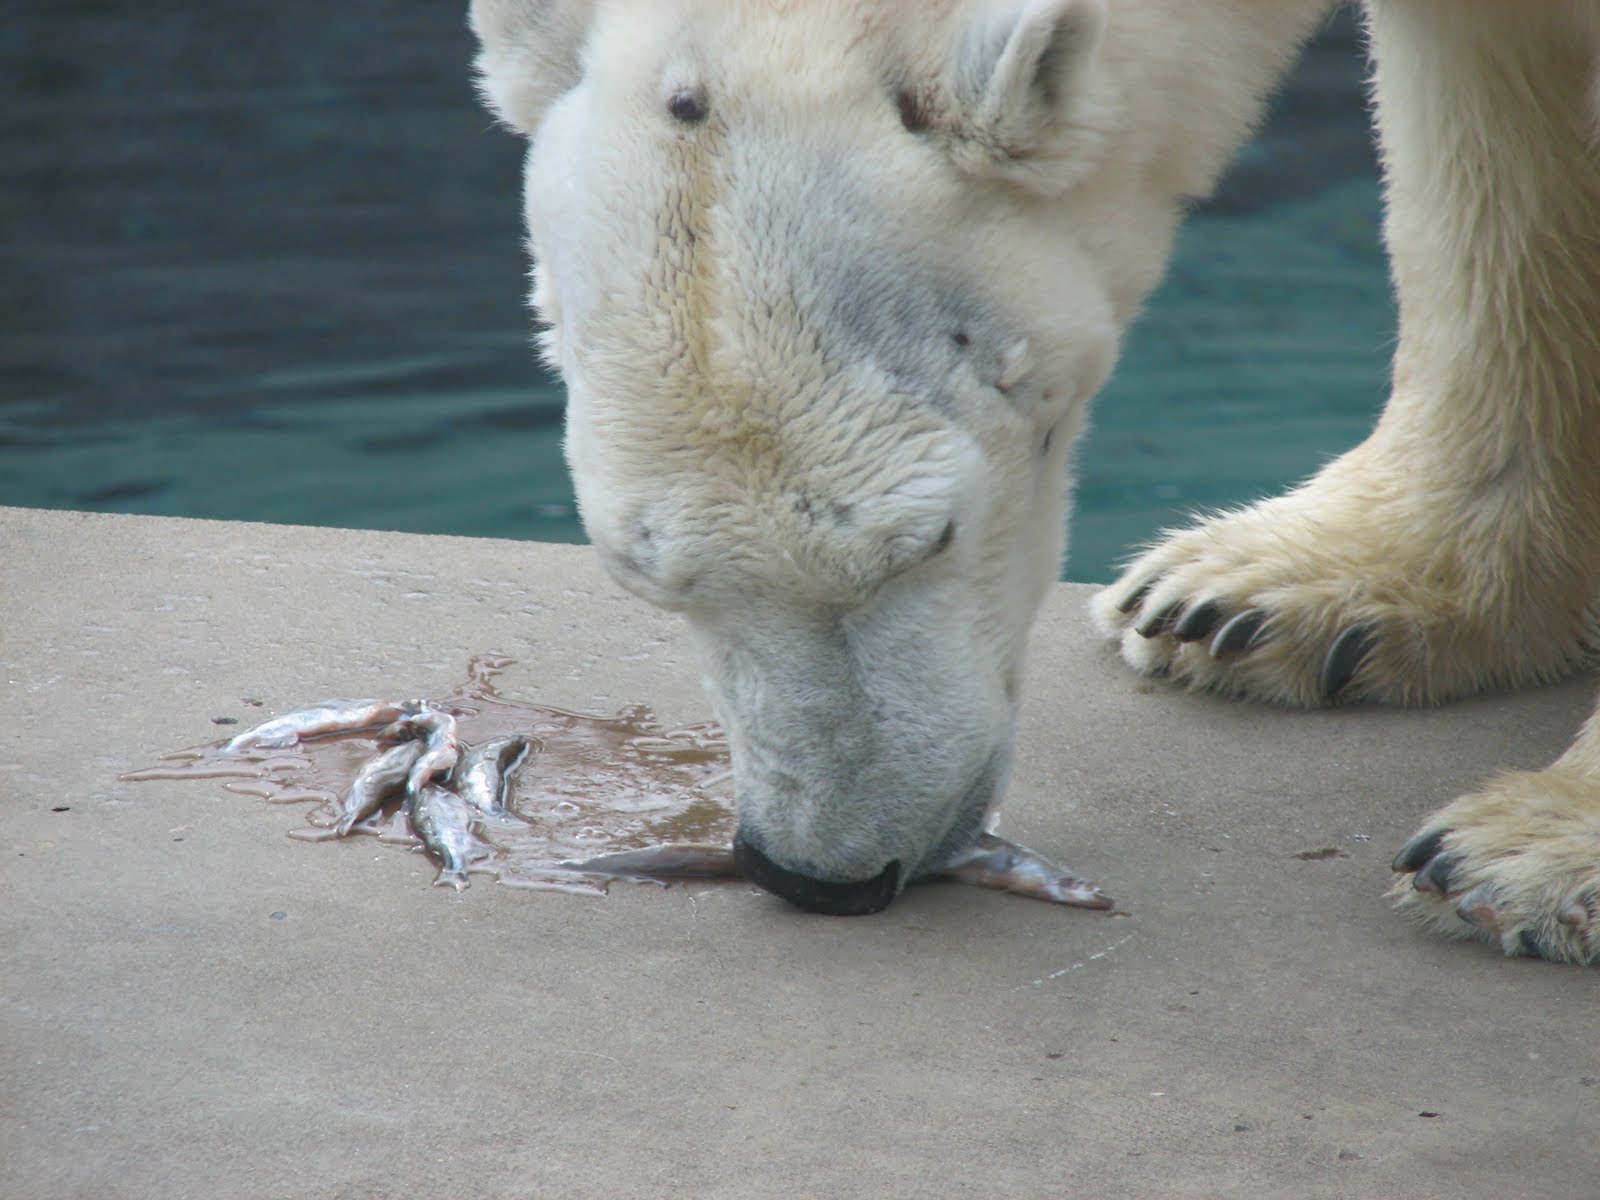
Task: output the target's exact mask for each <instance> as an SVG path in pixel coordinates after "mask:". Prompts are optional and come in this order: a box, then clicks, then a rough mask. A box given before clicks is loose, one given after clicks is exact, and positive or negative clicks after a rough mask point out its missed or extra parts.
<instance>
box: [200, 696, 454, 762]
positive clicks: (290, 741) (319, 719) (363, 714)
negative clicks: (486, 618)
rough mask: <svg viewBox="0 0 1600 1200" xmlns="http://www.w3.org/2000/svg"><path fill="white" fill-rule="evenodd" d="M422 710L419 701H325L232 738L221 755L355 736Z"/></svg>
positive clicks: (256, 726)
mask: <svg viewBox="0 0 1600 1200" xmlns="http://www.w3.org/2000/svg"><path fill="white" fill-rule="evenodd" d="M425 707H426V705H425V703H424V702H423V701H421V700H324V701H322V702H321V703H319V704H309V705H307V706H306V707H305V708H297V709H295V710H294V711H293V712H286V713H284V714H283V715H282V716H279V717H273V718H272V720H270V721H263V722H262V723H261V724H260V725H255V726H252V727H251V728H249V729H246V730H245V731H244V732H243V733H240V734H235V735H234V736H233V737H232V738H231V739H229V741H228V744H227V745H226V746H224V747H223V752H224V753H228V754H234V753H237V752H238V751H240V750H256V749H260V750H282V749H284V748H286V747H288V746H293V745H296V744H297V743H299V742H302V741H304V740H306V739H307V738H318V737H328V736H330V735H332V734H336V733H356V732H358V731H360V730H363V729H373V728H375V727H377V726H379V725H388V724H389V723H390V722H392V721H399V720H403V719H405V718H408V717H411V716H413V715H415V714H416V713H419V712H421V711H422V710H423V709H424V708H425Z"/></svg>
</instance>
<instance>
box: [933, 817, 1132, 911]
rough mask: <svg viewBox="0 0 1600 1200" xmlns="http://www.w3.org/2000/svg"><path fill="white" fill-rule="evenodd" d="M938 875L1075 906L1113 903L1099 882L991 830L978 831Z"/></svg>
mask: <svg viewBox="0 0 1600 1200" xmlns="http://www.w3.org/2000/svg"><path fill="white" fill-rule="evenodd" d="M939 874H941V875H942V876H944V877H945V878H947V879H955V880H959V881H960V882H962V883H973V884H977V885H978V886H979V887H987V888H995V889H997V890H998V891H1002V892H1013V893H1015V894H1016V895H1019V896H1031V897H1033V898H1034V899H1036V900H1049V901H1051V902H1052V903H1055V904H1071V905H1075V906H1077V907H1078V908H1098V909H1109V908H1111V907H1113V904H1114V902H1113V901H1112V899H1111V897H1110V896H1108V895H1106V894H1105V893H1104V892H1102V891H1101V890H1100V888H1099V885H1098V884H1093V883H1090V882H1089V881H1088V880H1087V879H1082V878H1080V877H1079V876H1077V875H1075V874H1073V872H1071V871H1069V870H1067V869H1066V868H1065V867H1062V866H1060V865H1058V864H1057V863H1053V862H1051V861H1050V860H1049V859H1048V858H1046V857H1045V856H1044V855H1042V854H1038V853H1036V852H1034V851H1032V850H1029V849H1028V848H1027V847H1026V846H1019V845H1017V844H1016V843H1015V842H1008V841H1006V839H1005V838H1002V837H996V836H995V835H994V834H992V833H984V834H980V835H979V836H978V840H977V842H975V843H974V844H973V845H972V846H971V847H970V848H969V849H967V850H964V851H962V852H961V853H960V854H958V855H956V856H955V857H954V858H952V859H951V860H950V862H949V863H948V864H947V865H946V867H945V868H944V870H943V871H941V872H939Z"/></svg>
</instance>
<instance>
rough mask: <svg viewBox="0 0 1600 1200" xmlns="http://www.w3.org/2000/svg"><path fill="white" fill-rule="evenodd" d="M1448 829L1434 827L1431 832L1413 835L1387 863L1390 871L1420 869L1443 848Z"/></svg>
mask: <svg viewBox="0 0 1600 1200" xmlns="http://www.w3.org/2000/svg"><path fill="white" fill-rule="evenodd" d="M1449 832H1450V831H1449V830H1448V829H1435V830H1434V831H1433V832H1432V833H1427V834H1423V835H1422V836H1420V837H1414V838H1412V839H1411V840H1410V841H1409V842H1407V843H1406V844H1405V845H1404V846H1402V847H1401V848H1400V853H1399V854H1396V855H1395V856H1394V861H1393V862H1392V863H1390V864H1389V869H1390V870H1391V871H1420V870H1421V869H1422V868H1423V867H1425V866H1426V865H1427V864H1428V863H1429V862H1430V861H1432V859H1433V858H1434V856H1435V855H1437V854H1438V853H1439V851H1440V850H1441V849H1443V848H1444V838H1445V834H1447V833H1449Z"/></svg>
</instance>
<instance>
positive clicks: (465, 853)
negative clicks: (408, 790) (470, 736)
mask: <svg viewBox="0 0 1600 1200" xmlns="http://www.w3.org/2000/svg"><path fill="white" fill-rule="evenodd" d="M406 814H407V816H409V817H410V818H411V829H412V832H414V833H415V834H416V835H417V836H418V837H419V838H421V839H422V846H423V849H425V850H426V851H427V852H428V853H429V854H430V855H431V856H432V857H433V860H434V861H435V862H437V863H438V864H439V874H438V876H437V877H435V879H434V881H433V883H434V886H435V887H443V886H444V885H445V884H449V885H450V886H451V887H453V888H455V889H456V891H458V892H459V891H460V890H461V889H462V888H464V887H466V886H467V871H468V870H469V869H470V867H471V866H472V864H473V863H475V862H482V861H483V860H484V859H486V858H488V857H489V856H490V855H491V854H493V853H494V851H493V850H492V849H491V848H490V847H489V846H487V845H485V844H484V843H483V842H481V841H479V840H478V839H477V837H475V836H474V835H473V832H472V810H471V809H470V808H468V807H467V802H466V801H465V800H463V799H462V798H461V797H460V796H458V795H456V794H455V793H454V792H452V791H451V790H450V789H449V788H446V787H440V786H439V785H438V784H436V783H427V784H423V786H422V788H421V790H420V791H417V792H414V793H412V795H411V798H410V799H409V800H407V801H406Z"/></svg>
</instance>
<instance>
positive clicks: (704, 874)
mask: <svg viewBox="0 0 1600 1200" xmlns="http://www.w3.org/2000/svg"><path fill="white" fill-rule="evenodd" d="M561 865H562V866H563V867H565V868H567V869H568V870H571V871H578V872H582V873H584V874H589V875H622V876H636V877H642V878H645V879H735V878H738V876H739V868H738V867H737V866H736V865H735V864H734V861H733V847H732V846H700V845H694V844H691V843H678V844H673V845H666V846H646V847H644V848H643V849H640V850H621V851H618V852H617V853H615V854H602V855H600V856H599V857H597V858H590V859H585V860H584V861H582V862H564V863H562V864H561Z"/></svg>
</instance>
